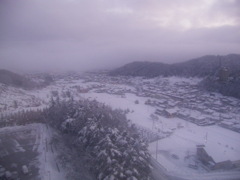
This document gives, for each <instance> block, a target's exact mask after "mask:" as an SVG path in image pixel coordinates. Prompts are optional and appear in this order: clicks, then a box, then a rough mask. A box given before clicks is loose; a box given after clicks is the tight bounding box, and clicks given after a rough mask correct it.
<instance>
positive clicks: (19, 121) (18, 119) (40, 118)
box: [0, 109, 46, 127]
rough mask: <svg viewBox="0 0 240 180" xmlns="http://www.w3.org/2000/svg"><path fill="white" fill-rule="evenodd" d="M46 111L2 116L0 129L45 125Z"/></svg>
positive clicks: (26, 111)
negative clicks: (35, 124)
mask: <svg viewBox="0 0 240 180" xmlns="http://www.w3.org/2000/svg"><path fill="white" fill-rule="evenodd" d="M45 111H46V109H38V110H23V111H19V112H16V113H13V114H8V115H1V116H0V127H6V126H14V125H26V124H31V123H45Z"/></svg>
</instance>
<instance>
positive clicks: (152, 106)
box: [0, 73, 240, 180]
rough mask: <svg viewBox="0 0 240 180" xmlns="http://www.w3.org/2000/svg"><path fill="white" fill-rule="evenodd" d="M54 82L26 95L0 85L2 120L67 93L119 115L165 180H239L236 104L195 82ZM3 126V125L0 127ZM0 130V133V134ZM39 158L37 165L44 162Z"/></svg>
mask: <svg viewBox="0 0 240 180" xmlns="http://www.w3.org/2000/svg"><path fill="white" fill-rule="evenodd" d="M54 78H55V82H54V83H53V84H52V85H50V86H48V87H46V88H43V89H40V90H30V91H27V90H23V89H18V88H14V87H7V86H5V85H3V84H1V90H0V93H1V94H0V95H1V104H0V112H1V119H4V117H6V116H8V115H9V114H12V113H17V112H20V111H28V110H35V111H37V110H39V109H43V108H45V107H47V106H48V105H49V104H48V103H49V98H50V96H51V95H53V94H60V95H61V96H66V94H67V93H69V92H70V93H72V94H73V97H74V98H75V99H82V98H83V99H91V100H96V101H98V102H101V103H104V104H106V105H108V106H110V107H111V108H113V109H121V110H123V111H124V112H125V114H126V116H127V118H128V119H129V121H130V122H131V123H132V124H133V125H134V126H136V127H137V129H138V130H139V133H140V134H141V135H142V136H143V137H144V138H145V139H146V141H148V143H149V147H148V150H149V152H150V154H151V157H152V159H153V161H154V162H155V163H156V166H158V167H159V169H161V172H162V174H165V175H166V177H172V179H178V178H181V179H186V180H187V179H192V178H191V177H189V175H191V176H193V175H194V177H195V179H196V180H197V179H209V180H210V179H213V177H214V178H215V179H223V180H227V179H229V177H231V178H232V179H238V178H239V177H240V171H239V169H240V143H239V139H240V114H239V112H240V100H239V99H236V98H232V97H226V96H223V95H220V94H218V93H210V92H206V91H203V90H201V89H200V88H199V87H198V83H199V81H200V80H201V79H198V78H181V77H156V78H151V79H147V78H141V77H121V76H120V77H113V76H108V75H106V74H104V73H85V74H67V75H55V76H54ZM6 123H7V122H5V124H6ZM4 126H5V125H4V123H3V121H1V127H4ZM41 129H43V130H42V131H46V130H45V128H43V127H41ZM4 131H6V130H4V128H3V130H1V129H0V133H1V134H3V133H2V132H4ZM40 136H43V135H41V134H40ZM3 137H4V136H3V135H1V136H0V138H1V139H2V138H3ZM39 138H40V139H41V137H39ZM38 141H40V140H38ZM43 141H44V140H43ZM0 142H3V141H0ZM43 145H44V144H43ZM43 145H41V147H39V148H44V147H42V146H43ZM44 146H45V145H44ZM51 146H52V145H49V147H51ZM49 147H48V148H49ZM46 148H47V147H45V150H46ZM53 151H54V148H53V149H52V152H53ZM2 153H3V152H1V154H2ZM48 153H51V151H50V152H48ZM2 156H4V155H2ZM49 156H51V155H49ZM41 158H42V159H43V160H41V163H43V164H44V163H46V161H44V157H41ZM50 159H51V158H50ZM52 159H54V158H52ZM56 164H57V165H56ZM48 166H51V165H48ZM59 166H60V165H58V163H55V165H54V168H52V169H53V170H52V171H53V172H49V173H53V174H57V173H58V172H59V168H60V169H61V167H59ZM56 167H58V168H56ZM50 169H51V168H50ZM54 169H55V171H54ZM43 172H44V171H43ZM56 176H57V175H56ZM162 178H163V177H162ZM60 179H61V178H60ZM165 179H167V178H165Z"/></svg>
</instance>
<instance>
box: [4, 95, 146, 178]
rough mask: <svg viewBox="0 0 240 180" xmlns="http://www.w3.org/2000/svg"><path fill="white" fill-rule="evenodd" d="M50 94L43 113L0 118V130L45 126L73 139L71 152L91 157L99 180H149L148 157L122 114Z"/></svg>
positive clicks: (85, 101) (140, 139)
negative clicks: (24, 126)
mask: <svg viewBox="0 0 240 180" xmlns="http://www.w3.org/2000/svg"><path fill="white" fill-rule="evenodd" d="M67 94H68V95H67V96H64V98H63V97H61V98H62V99H61V98H60V96H59V95H58V93H55V94H53V96H52V98H51V100H50V106H49V107H48V108H45V109H43V110H37V111H34V110H28V111H21V112H17V113H15V114H11V115H8V116H1V117H0V118H1V120H0V127H5V126H12V125H25V124H30V123H48V124H49V125H51V126H52V127H54V128H56V129H58V130H59V131H60V132H62V133H63V134H67V135H68V136H71V137H72V138H71V139H73V142H72V148H76V149H77V150H79V151H82V150H84V152H85V153H86V154H87V155H88V156H89V157H90V160H89V162H88V163H89V166H90V167H92V169H90V170H91V171H92V172H93V173H94V174H95V175H96V178H97V179H99V180H137V179H142V180H148V179H150V154H149V153H148V150H147V144H146V142H145V141H144V140H143V139H142V138H141V137H140V136H139V134H138V132H137V129H136V128H135V126H133V125H131V124H130V122H129V121H128V120H127V119H126V116H125V113H124V112H123V111H122V110H112V109H111V108H110V107H109V106H106V105H104V104H102V103H99V102H97V101H95V100H86V99H85V100H84V99H82V100H78V101H76V100H74V99H73V97H72V95H71V93H67Z"/></svg>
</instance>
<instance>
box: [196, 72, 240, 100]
mask: <svg viewBox="0 0 240 180" xmlns="http://www.w3.org/2000/svg"><path fill="white" fill-rule="evenodd" d="M199 85H200V87H202V88H204V89H206V90H208V91H213V92H219V93H221V94H223V95H225V96H232V97H236V98H240V76H238V77H236V78H232V79H230V80H228V81H226V82H221V81H219V80H217V79H216V77H214V76H213V77H208V78H205V79H204V80H203V81H202V82H201V83H200V84H199Z"/></svg>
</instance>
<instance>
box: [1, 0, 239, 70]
mask: <svg viewBox="0 0 240 180" xmlns="http://www.w3.org/2000/svg"><path fill="white" fill-rule="evenodd" d="M239 7H240V5H239V1H233V0H228V1H227V0H223V1H215V0H211V1H209V0H202V1H190V0H188V1H183V0H170V1H163V0H148V1H146V0H114V1H113V0H93V1H85V0H31V1H28V0H1V1H0V25H1V29H0V66H1V67H4V68H19V69H23V70H34V69H39V70H44V69H45V70H52V69H56V70H57V69H59V70H68V69H74V70H87V69H95V68H111V67H116V66H118V65H122V64H124V63H127V62H131V61H136V60H149V61H162V62H169V63H171V62H178V61H183V60H187V59H189V58H194V57H197V56H201V55H205V54H227V53H240V48H239V47H240V46H239V44H240V34H239V30H240V28H239V27H240V24H239V16H240V15H239V12H240V10H239Z"/></svg>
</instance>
